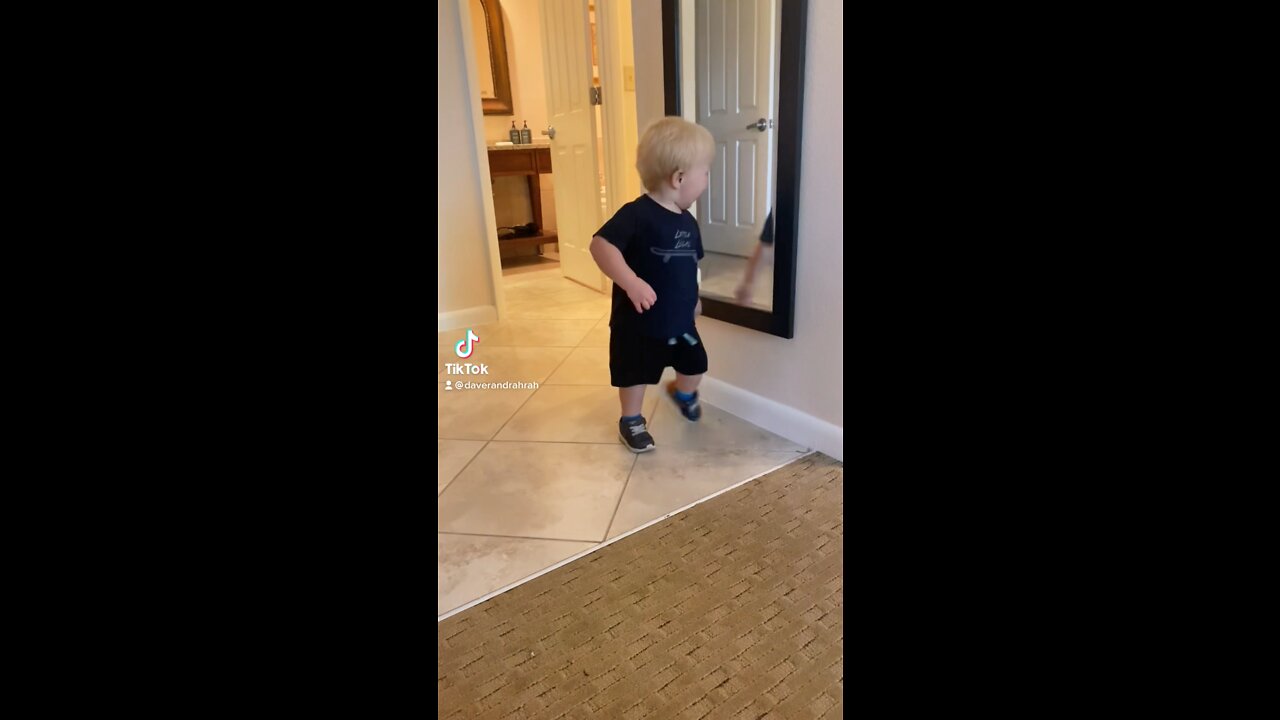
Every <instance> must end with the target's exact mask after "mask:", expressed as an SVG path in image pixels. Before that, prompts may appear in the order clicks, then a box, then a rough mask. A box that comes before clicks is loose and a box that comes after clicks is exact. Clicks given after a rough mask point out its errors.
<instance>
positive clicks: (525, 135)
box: [511, 120, 533, 145]
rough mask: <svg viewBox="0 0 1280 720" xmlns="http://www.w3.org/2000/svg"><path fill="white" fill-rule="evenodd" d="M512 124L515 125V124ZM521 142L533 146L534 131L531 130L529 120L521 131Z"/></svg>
mask: <svg viewBox="0 0 1280 720" xmlns="http://www.w3.org/2000/svg"><path fill="white" fill-rule="evenodd" d="M511 124H512V125H515V123H514V122H513V123H511ZM520 142H522V143H524V144H525V145H531V144H532V143H533V131H532V130H530V129H529V121H528V120H525V121H524V127H523V128H521V129H520Z"/></svg>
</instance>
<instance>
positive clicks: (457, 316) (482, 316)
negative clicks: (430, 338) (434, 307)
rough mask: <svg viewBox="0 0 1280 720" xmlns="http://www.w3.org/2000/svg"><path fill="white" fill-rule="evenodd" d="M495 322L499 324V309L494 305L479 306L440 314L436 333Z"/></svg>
mask: <svg viewBox="0 0 1280 720" xmlns="http://www.w3.org/2000/svg"><path fill="white" fill-rule="evenodd" d="M495 322H498V308H496V307H494V306H492V305H477V306H476V307H469V308H463V309H462V310H453V311H451V312H442V313H440V314H439V315H438V316H437V319H436V332H444V331H445V330H458V329H461V328H469V327H475V326H477V325H488V324H490V323H495Z"/></svg>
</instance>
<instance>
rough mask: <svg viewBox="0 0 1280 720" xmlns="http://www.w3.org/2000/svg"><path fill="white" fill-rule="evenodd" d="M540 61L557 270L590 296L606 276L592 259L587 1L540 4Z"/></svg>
mask: <svg viewBox="0 0 1280 720" xmlns="http://www.w3.org/2000/svg"><path fill="white" fill-rule="evenodd" d="M541 6H542V8H541V12H542V15H541V17H542V61H543V68H544V72H545V75H546V90H547V115H548V117H549V118H550V121H549V122H550V127H549V128H544V129H543V131H544V132H547V133H548V134H551V133H552V129H554V135H555V137H553V138H551V174H552V178H553V179H554V182H555V196H556V227H557V233H558V235H559V237H558V242H559V247H560V269H561V271H562V272H563V273H564V276H565V277H567V278H569V279H571V280H575V281H577V282H579V283H582V284H583V285H586V286H587V287H589V288H591V289H592V290H597V291H599V292H604V291H605V283H604V281H605V275H604V273H602V272H600V268H599V267H598V266H596V262H595V260H593V259H592V257H591V250H590V247H591V236H592V233H594V232H595V231H596V230H598V229H599V228H600V226H601V225H603V224H604V222H603V220H602V219H601V217H600V178H599V172H598V170H597V168H598V167H599V166H598V165H597V162H598V161H597V159H596V152H597V149H596V113H595V107H594V106H593V105H592V104H591V95H590V92H591V86H592V82H591V40H590V34H589V33H590V29H589V27H588V25H587V0H541Z"/></svg>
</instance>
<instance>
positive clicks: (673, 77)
mask: <svg viewBox="0 0 1280 720" xmlns="http://www.w3.org/2000/svg"><path fill="white" fill-rule="evenodd" d="M778 2H779V3H780V4H781V8H780V15H781V22H782V28H781V31H782V32H781V34H782V37H781V43H780V46H779V48H778V63H779V65H778V69H779V78H778V126H777V133H778V135H777V142H778V166H777V177H776V178H775V182H776V183H777V184H776V187H777V194H776V196H775V198H774V207H773V213H774V266H773V310H772V311H768V310H761V309H758V308H751V307H744V306H742V305H738V304H735V303H732V302H728V301H726V300H718V299H716V298H711V297H706V296H703V298H702V314H703V315H705V316H706V317H709V318H715V319H716V320H722V321H724V322H727V323H731V324H733V325H740V326H742V327H748V328H751V329H753V330H759V331H761V332H766V333H769V334H770V335H777V336H778V337H783V338H794V337H795V299H796V235H797V230H798V229H799V226H800V217H799V214H798V210H799V207H800V128H801V121H802V119H803V110H804V43H805V36H806V31H805V27H806V25H807V22H808V17H809V3H808V0H778ZM680 32H681V28H680V2H679V0H662V67H663V75H664V79H665V81H666V82H665V84H666V113H667V115H680V114H681V112H680V52H679V48H680Z"/></svg>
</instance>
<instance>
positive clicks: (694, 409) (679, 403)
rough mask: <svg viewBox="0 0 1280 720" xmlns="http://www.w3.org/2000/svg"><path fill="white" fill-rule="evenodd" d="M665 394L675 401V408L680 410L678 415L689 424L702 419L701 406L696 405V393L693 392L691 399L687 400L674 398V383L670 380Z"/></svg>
mask: <svg viewBox="0 0 1280 720" xmlns="http://www.w3.org/2000/svg"><path fill="white" fill-rule="evenodd" d="M667 394H668V395H670V396H671V399H672V400H673V401H675V404H676V407H678V408H680V414H681V415H683V416H684V419H685V420H688V421H689V422H698V420H699V419H700V418H701V417H702V406H701V405H699V404H698V393H697V392H696V391H695V392H694V393H693V397H692V398H690V399H688V400H681V399H680V398H678V397H676V381H675V380H672V381H671V382H669V383H667Z"/></svg>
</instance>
